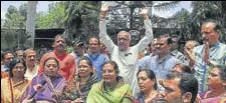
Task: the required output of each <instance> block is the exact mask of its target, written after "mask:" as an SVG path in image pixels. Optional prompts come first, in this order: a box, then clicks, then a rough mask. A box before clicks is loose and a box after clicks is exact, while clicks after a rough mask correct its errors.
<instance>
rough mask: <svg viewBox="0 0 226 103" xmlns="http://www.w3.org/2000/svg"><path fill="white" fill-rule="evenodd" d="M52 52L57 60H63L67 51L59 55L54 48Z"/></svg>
mask: <svg viewBox="0 0 226 103" xmlns="http://www.w3.org/2000/svg"><path fill="white" fill-rule="evenodd" d="M54 54H55V55H56V57H57V58H58V59H59V60H63V59H64V58H65V57H66V56H67V52H64V53H63V55H62V56H59V55H58V54H57V52H56V51H55V50H54Z"/></svg>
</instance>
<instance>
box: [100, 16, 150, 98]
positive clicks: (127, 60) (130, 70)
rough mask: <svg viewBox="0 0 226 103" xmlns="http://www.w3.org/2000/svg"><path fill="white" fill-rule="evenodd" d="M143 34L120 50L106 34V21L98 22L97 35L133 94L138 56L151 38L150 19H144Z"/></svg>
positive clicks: (134, 92) (136, 88) (135, 93)
mask: <svg viewBox="0 0 226 103" xmlns="http://www.w3.org/2000/svg"><path fill="white" fill-rule="evenodd" d="M144 25H145V29H146V31H145V36H144V37H143V38H142V39H141V40H140V41H139V43H137V45H135V46H132V47H129V48H128V49H127V50H125V51H120V50H119V48H118V46H117V45H115V44H114V43H113V41H112V40H111V38H110V37H109V36H108V35H107V31H106V23H105V21H104V20H101V21H100V23H99V29H100V33H99V37H100V39H101V40H102V41H103V43H104V45H105V46H106V47H107V49H108V51H109V53H110V54H111V60H113V61H115V62H116V63H117V64H118V66H119V76H122V77H123V79H124V81H125V83H128V84H129V85H130V86H131V88H132V91H133V95H134V96H137V95H138V94H137V93H139V87H138V81H137V72H138V70H139V69H138V60H139V59H138V56H139V53H140V52H141V51H143V50H144V48H145V47H147V46H148V44H149V43H150V42H151V41H152V40H153V31H152V25H151V20H144Z"/></svg>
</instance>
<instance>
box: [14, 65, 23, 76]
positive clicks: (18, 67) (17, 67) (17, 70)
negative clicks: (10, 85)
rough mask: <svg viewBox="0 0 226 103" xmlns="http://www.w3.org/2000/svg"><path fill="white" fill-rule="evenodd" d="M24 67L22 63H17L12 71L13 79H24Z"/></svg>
mask: <svg viewBox="0 0 226 103" xmlns="http://www.w3.org/2000/svg"><path fill="white" fill-rule="evenodd" d="M24 68H25V67H24V65H23V64H22V63H17V64H16V65H15V66H14V67H13V70H12V73H13V77H14V78H20V77H24V73H25V69H24Z"/></svg>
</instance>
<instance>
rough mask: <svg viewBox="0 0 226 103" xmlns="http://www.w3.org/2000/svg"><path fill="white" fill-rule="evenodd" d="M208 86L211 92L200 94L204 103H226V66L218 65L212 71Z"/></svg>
mask: <svg viewBox="0 0 226 103" xmlns="http://www.w3.org/2000/svg"><path fill="white" fill-rule="evenodd" d="M207 85H208V87H209V89H210V90H208V91H205V92H203V93H201V94H200V98H201V102H202V103H221V102H222V103H225V102H226V99H225V98H226V69H225V67H224V66H220V65H217V66H214V67H213V68H212V69H211V70H210V72H209V76H208V83H207ZM213 101H214V102H213Z"/></svg>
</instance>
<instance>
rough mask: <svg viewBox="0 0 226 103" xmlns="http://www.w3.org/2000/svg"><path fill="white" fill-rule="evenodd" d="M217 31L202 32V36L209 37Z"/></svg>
mask: <svg viewBox="0 0 226 103" xmlns="http://www.w3.org/2000/svg"><path fill="white" fill-rule="evenodd" d="M214 32H215V31H211V32H202V35H209V34H211V33H214Z"/></svg>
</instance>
